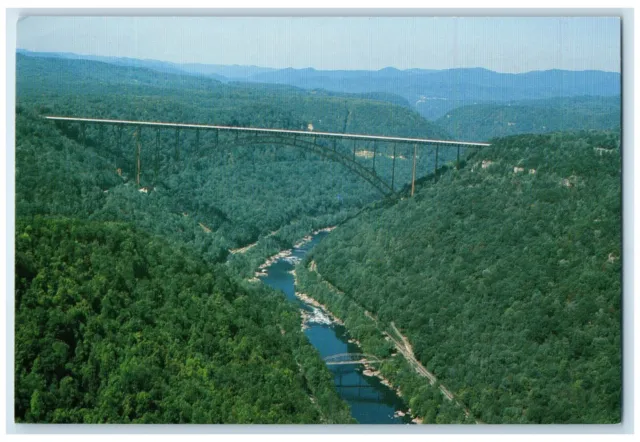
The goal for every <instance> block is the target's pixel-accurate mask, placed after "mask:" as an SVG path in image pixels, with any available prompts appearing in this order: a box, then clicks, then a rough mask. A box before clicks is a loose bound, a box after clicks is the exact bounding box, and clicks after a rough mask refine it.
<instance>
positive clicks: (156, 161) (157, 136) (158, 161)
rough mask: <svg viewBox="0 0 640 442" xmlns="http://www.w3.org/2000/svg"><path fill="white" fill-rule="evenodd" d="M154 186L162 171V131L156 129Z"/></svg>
mask: <svg viewBox="0 0 640 442" xmlns="http://www.w3.org/2000/svg"><path fill="white" fill-rule="evenodd" d="M153 169H154V170H153V185H154V186H155V185H156V183H157V182H158V172H159V169H160V129H156V154H155V158H154V165H153Z"/></svg>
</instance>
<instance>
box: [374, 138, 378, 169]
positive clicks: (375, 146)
mask: <svg viewBox="0 0 640 442" xmlns="http://www.w3.org/2000/svg"><path fill="white" fill-rule="evenodd" d="M377 148H378V146H377V145H376V142H375V141H374V142H373V173H374V174H375V173H376V149H377Z"/></svg>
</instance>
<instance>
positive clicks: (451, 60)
mask: <svg viewBox="0 0 640 442" xmlns="http://www.w3.org/2000/svg"><path fill="white" fill-rule="evenodd" d="M17 46H18V48H20V49H27V50H31V51H43V52H73V53H77V54H88V55H105V56H116V57H131V58H142V59H153V60H162V61H170V62H174V63H204V64H227V65H230V64H240V65H256V66H262V67H272V68H286V67H293V68H307V67H312V68H315V69H322V70H327V69H349V70H353V69H364V70H378V69H382V68H385V67H395V68H397V69H411V68H420V69H448V68H469V67H483V68H486V69H490V70H493V71H497V72H509V73H519V72H529V71H534V70H547V69H567V70H587V69H595V70H603V71H612V72H620V21H619V19H618V18H615V17H564V18H563V17H526V18H524V17H522V18H517V17H500V18H490V17H457V18H454V17H370V18H367V17H343V18H340V17H288V18H285V17H27V18H24V19H22V20H21V21H20V22H19V23H18V36H17Z"/></svg>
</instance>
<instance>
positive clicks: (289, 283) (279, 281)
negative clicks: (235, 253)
mask: <svg viewBox="0 0 640 442" xmlns="http://www.w3.org/2000/svg"><path fill="white" fill-rule="evenodd" d="M326 235H328V232H319V233H317V234H315V235H314V236H313V238H312V239H311V241H309V242H307V243H305V244H303V245H302V246H300V247H297V248H294V249H293V251H292V253H291V255H289V256H288V257H282V258H280V259H278V260H277V261H275V262H273V263H272V264H271V265H270V266H269V267H267V268H266V269H265V271H266V276H261V277H260V279H261V280H262V282H263V283H265V284H267V285H268V286H270V287H272V288H274V289H277V290H281V291H282V292H283V293H284V294H285V296H286V297H287V299H288V300H289V301H290V302H293V303H295V305H297V306H298V307H299V308H301V309H304V310H305V311H307V312H309V314H310V315H311V316H312V319H311V320H309V321H307V325H308V328H307V329H306V330H305V334H306V336H307V338H308V339H309V342H311V344H312V345H313V346H314V347H315V348H316V349H317V350H318V352H319V353H320V355H321V357H323V358H325V357H327V356H331V355H335V354H340V353H362V349H361V348H360V347H359V346H358V345H357V344H354V343H353V342H349V339H350V336H349V333H348V331H347V330H346V329H345V327H343V326H341V325H339V324H335V323H331V322H330V320H329V318H328V317H327V316H326V315H324V314H323V313H322V312H321V311H319V310H318V309H317V308H315V307H313V306H310V305H308V304H306V303H304V302H302V301H301V300H300V299H298V298H297V297H296V296H295V287H294V278H293V275H292V274H291V271H292V270H293V268H294V263H295V262H296V261H297V260H300V259H302V258H304V256H305V255H306V254H307V253H308V252H309V250H311V249H312V248H313V247H314V246H315V245H316V244H317V243H318V242H320V241H321V240H322V239H323V238H324V237H325V236H326ZM329 369H330V370H331V371H332V372H333V374H334V382H335V385H336V389H337V391H338V394H339V395H340V397H342V399H343V400H344V401H345V402H347V403H348V404H349V406H350V407H351V415H352V416H353V417H354V418H355V419H356V420H357V421H358V423H361V424H406V423H410V422H411V416H409V415H408V414H406V415H404V416H400V415H399V414H398V412H402V413H406V411H407V405H406V404H405V403H404V402H403V401H402V399H401V398H400V397H399V396H398V395H397V394H396V392H395V391H394V390H393V389H391V388H389V387H387V386H386V385H384V384H382V382H381V380H380V379H378V378H377V377H375V376H365V375H364V374H362V372H363V367H362V366H360V365H333V366H329Z"/></svg>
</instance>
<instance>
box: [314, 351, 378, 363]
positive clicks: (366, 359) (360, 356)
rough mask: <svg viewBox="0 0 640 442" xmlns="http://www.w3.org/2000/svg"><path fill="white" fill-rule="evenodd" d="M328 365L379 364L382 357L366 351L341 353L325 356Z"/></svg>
mask: <svg viewBox="0 0 640 442" xmlns="http://www.w3.org/2000/svg"><path fill="white" fill-rule="evenodd" d="M324 362H325V364H326V365H355V364H379V363H381V362H382V360H380V358H378V357H377V356H374V355H370V354H366V353H340V354H335V355H331V356H327V357H326V358H324Z"/></svg>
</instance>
